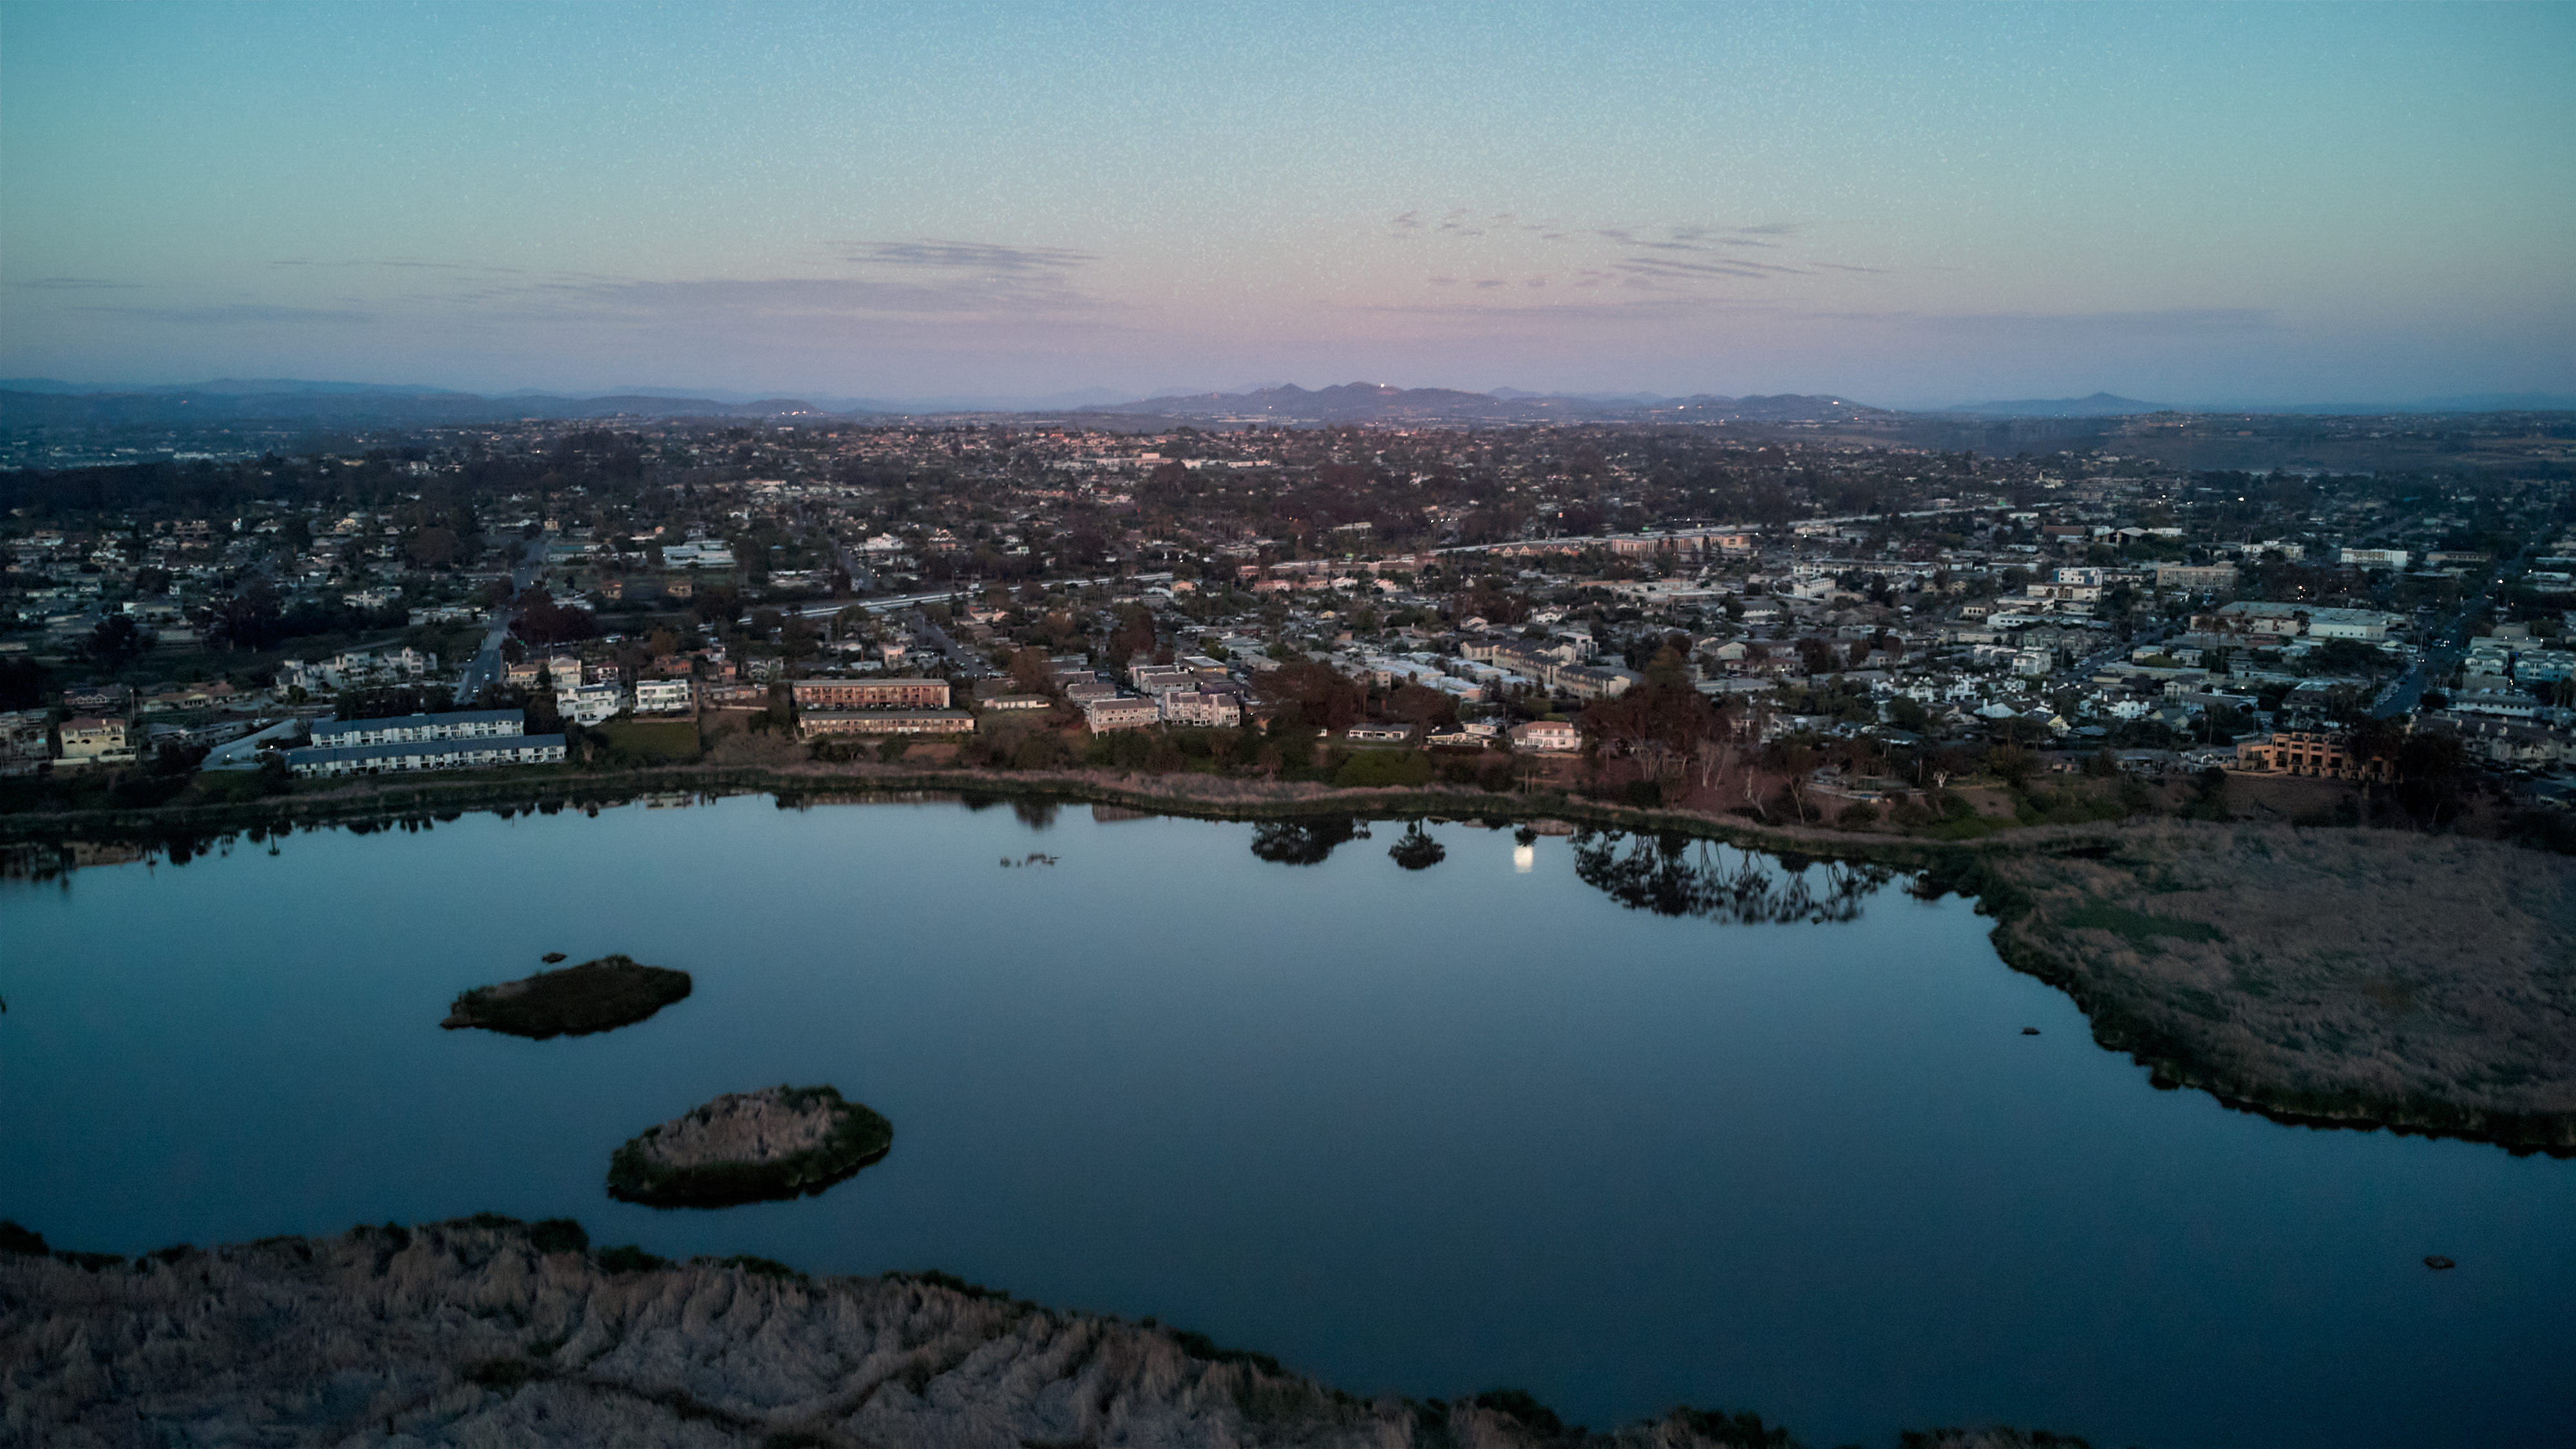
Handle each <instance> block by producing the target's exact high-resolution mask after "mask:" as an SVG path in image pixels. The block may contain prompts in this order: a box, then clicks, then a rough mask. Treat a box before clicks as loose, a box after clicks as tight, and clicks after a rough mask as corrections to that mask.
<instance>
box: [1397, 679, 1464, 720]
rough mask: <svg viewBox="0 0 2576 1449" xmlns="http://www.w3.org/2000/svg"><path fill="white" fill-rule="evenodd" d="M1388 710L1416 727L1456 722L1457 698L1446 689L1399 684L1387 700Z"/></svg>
mask: <svg viewBox="0 0 2576 1449" xmlns="http://www.w3.org/2000/svg"><path fill="white" fill-rule="evenodd" d="M1386 708H1387V713H1389V714H1391V715H1394V716H1395V717H1396V718H1397V719H1400V720H1403V721H1404V722H1406V723H1407V724H1410V725H1412V726H1414V727H1415V728H1417V729H1426V730H1427V729H1431V728H1434V727H1436V726H1440V725H1451V724H1456V723H1457V722H1458V701H1457V699H1456V698H1455V697H1454V696H1452V695H1451V694H1450V693H1449V692H1448V691H1447V690H1442V689H1432V688H1429V687H1427V686H1424V685H1419V684H1400V685H1397V686H1396V688H1395V693H1393V694H1391V695H1389V696H1388V697H1387V701H1386Z"/></svg>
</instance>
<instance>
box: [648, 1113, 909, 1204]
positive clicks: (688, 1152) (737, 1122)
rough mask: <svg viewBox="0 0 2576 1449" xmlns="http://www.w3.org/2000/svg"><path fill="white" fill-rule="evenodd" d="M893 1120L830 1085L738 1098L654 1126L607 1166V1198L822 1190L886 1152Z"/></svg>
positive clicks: (716, 1198) (673, 1200) (668, 1200)
mask: <svg viewBox="0 0 2576 1449" xmlns="http://www.w3.org/2000/svg"><path fill="white" fill-rule="evenodd" d="M893 1144H894V1124H892V1123H890V1122H888V1121H886V1119H885V1118H883V1117H881V1116H879V1115H877V1114H876V1113H875V1112H872V1111H870V1110H869V1109H868V1108H866V1107H864V1106H861V1105H860V1104H859V1103H856V1102H852V1101H848V1100H845V1099H844V1098H843V1097H842V1096H841V1094H840V1093H839V1092H838V1091H836V1090H834V1089H833V1088H830V1087H786V1086H779V1087H764V1088H762V1089H760V1090H759V1091H756V1092H731V1093H727V1094H726V1095H724V1096H721V1097H718V1098H716V1099H715V1100H714V1101H712V1102H709V1103H707V1104H706V1105H705V1106H703V1107H700V1108H697V1109H696V1110H695V1111H692V1112H689V1113H687V1114H686V1115H684V1116H680V1117H676V1118H673V1119H672V1120H670V1121H668V1122H665V1123H663V1124H662V1125H661V1126H659V1127H648V1128H646V1129H645V1130H644V1132H643V1134H642V1135H641V1136H638V1137H634V1138H631V1139H629V1140H628V1141H627V1143H626V1145H625V1146H623V1147H620V1148H618V1149H617V1152H616V1154H615V1155H614V1156H613V1157H611V1158H610V1159H609V1162H608V1194H609V1196H611V1197H614V1198H620V1199H622V1200H624V1201H627V1202H637V1203H643V1204H646V1205H647V1206H651V1207H731V1206H734V1205H735V1204H738V1203H749V1202H769V1201H773V1200H776V1199H780V1198H791V1197H796V1196H799V1195H801V1194H807V1193H818V1192H821V1191H822V1190H823V1189H825V1188H827V1187H830V1186H831V1185H832V1184H834V1183H836V1182H839V1181H841V1180H842V1179H843V1178H846V1177H848V1176H850V1175H851V1174H852V1173H855V1172H857V1171H858V1170H859V1169H860V1168H862V1167H865V1166H867V1165H868V1164H869V1163H871V1162H874V1161H876V1160H877V1159H878V1158H880V1157H883V1156H885V1154H886V1149H887V1148H889V1147H891V1146H892V1145H893Z"/></svg>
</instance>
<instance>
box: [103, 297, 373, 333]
mask: <svg viewBox="0 0 2576 1449" xmlns="http://www.w3.org/2000/svg"><path fill="white" fill-rule="evenodd" d="M73 310H75V311H80V312H90V313H97V314H101V315H108V316H117V317H132V318H137V319H140V320H142V321H147V322H176V323H181V324H184V325H189V326H210V327H234V326H242V325H245V324H251V325H256V324H261V323H307V322H333V323H350V322H374V321H376V320H377V314H376V313H373V312H369V311H365V310H363V309H361V308H357V307H286V306H279V305H277V304H275V303H270V302H227V303H219V304H217V305H214V306H205V307H118V306H106V305H94V306H87V307H79V308H75V309H73Z"/></svg>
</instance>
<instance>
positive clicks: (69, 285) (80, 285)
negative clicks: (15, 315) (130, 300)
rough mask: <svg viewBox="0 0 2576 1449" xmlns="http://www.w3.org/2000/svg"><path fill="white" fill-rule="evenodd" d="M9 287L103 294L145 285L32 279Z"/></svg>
mask: <svg viewBox="0 0 2576 1449" xmlns="http://www.w3.org/2000/svg"><path fill="white" fill-rule="evenodd" d="M9 285H10V286H12V287H24V288H25V289H27V290H28V291H31V292H102V291H129V290H132V289H134V288H137V287H140V286H142V285H143V284H142V283H141V282H110V281H107V280H105V279H103V278H99V277H30V278H28V279H27V280H26V281H23V282H11V283H9Z"/></svg>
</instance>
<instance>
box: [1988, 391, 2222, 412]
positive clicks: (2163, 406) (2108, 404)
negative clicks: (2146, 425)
mask: <svg viewBox="0 0 2576 1449" xmlns="http://www.w3.org/2000/svg"><path fill="white" fill-rule="evenodd" d="M2173 410H2174V409H2173V406H2172V404H2170V403H2152V402H2140V401H2138V400H2137V399H2136V398H2133V397H2120V396H2117V395H2115V394H2112V393H2107V392H2097V393H2095V394H2093V395H2092V396H2091V397H2052V398H2023V399H2021V400H2020V401H2018V402H1989V403H1970V404H1967V405H1966V406H1963V407H1955V408H1949V409H1946V411H1949V412H1954V413H1982V414H1984V415H1985V416H1987V417H1999V418H2118V417H2128V416H2131V415H2133V414H2136V413H2162V412H2171V411H2173Z"/></svg>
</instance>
